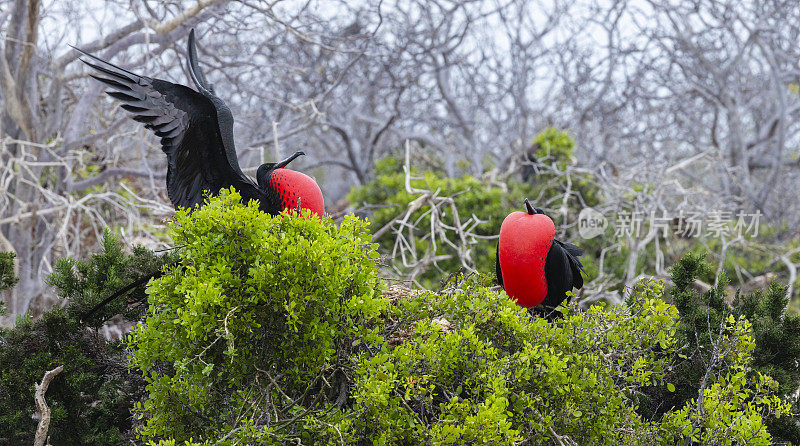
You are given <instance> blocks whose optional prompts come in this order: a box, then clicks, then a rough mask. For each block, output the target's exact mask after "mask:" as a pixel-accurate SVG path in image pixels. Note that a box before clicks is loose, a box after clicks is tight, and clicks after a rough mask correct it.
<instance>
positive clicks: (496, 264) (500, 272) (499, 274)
mask: <svg viewBox="0 0 800 446" xmlns="http://www.w3.org/2000/svg"><path fill="white" fill-rule="evenodd" d="M494 268H495V272H496V273H497V284H498V285H500V286H501V287H502V286H503V270H501V269H500V243H498V244H497V257H495V258H494Z"/></svg>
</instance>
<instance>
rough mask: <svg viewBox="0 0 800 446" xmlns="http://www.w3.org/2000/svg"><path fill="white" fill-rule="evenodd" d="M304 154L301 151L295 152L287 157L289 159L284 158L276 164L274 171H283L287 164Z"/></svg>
mask: <svg viewBox="0 0 800 446" xmlns="http://www.w3.org/2000/svg"><path fill="white" fill-rule="evenodd" d="M305 154H306V153H305V152H303V151H302V150H298V151H297V152H294V153H293V154H292V155H291V156H289V158H286V159H285V160H283V161H281V162H279V163H276V164H275V167H274V168H275V169H283V168H284V167H286V165H287V164H289V163H291V162H292V161H294V159H295V158H297V157H299V156H303V155H305Z"/></svg>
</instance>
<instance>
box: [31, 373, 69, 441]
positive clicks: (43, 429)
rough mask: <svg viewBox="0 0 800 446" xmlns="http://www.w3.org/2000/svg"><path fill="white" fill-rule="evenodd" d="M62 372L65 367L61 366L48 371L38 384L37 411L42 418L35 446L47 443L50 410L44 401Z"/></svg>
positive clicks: (36, 394)
mask: <svg viewBox="0 0 800 446" xmlns="http://www.w3.org/2000/svg"><path fill="white" fill-rule="evenodd" d="M62 370H64V366H61V365H60V366H58V367H56V368H54V369H53V370H48V371H47V372H45V374H44V377H43V378H42V382H41V383H39V384H36V393H35V394H34V399H35V400H36V409H37V410H38V411H39V413H40V414H41V416H42V418H41V419H40V420H39V426H38V427H37V428H36V437H35V438H34V440H33V446H44V444H45V441H47V430H48V429H49V428H50V408H49V407H48V406H47V402H46V401H45V400H44V394H45V392H47V388H48V387H49V386H50V382H51V381H53V378H55V377H56V375H58V374H59V373H61V371H62ZM48 443H49V442H48Z"/></svg>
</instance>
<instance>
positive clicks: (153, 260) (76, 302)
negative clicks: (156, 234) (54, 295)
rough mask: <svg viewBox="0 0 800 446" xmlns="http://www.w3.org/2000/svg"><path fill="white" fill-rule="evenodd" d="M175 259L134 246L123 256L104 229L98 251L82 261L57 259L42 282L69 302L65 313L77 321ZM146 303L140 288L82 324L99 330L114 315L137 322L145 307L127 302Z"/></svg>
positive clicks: (116, 242) (114, 237) (142, 290)
mask: <svg viewBox="0 0 800 446" xmlns="http://www.w3.org/2000/svg"><path fill="white" fill-rule="evenodd" d="M176 259H177V256H176V254H175V253H174V252H167V253H164V254H161V255H158V254H156V253H154V252H152V251H150V250H149V249H147V248H145V247H143V246H134V247H133V253H132V255H129V254H126V253H125V252H124V251H123V250H122V245H121V243H120V241H119V238H118V237H117V236H115V235H114V234H112V233H111V232H110V231H108V230H106V231H105V232H104V233H103V240H102V251H101V252H98V253H95V254H92V255H91V256H89V258H87V259H85V260H75V259H72V258H69V257H67V258H63V259H59V260H58V261H57V262H56V265H55V268H53V273H52V274H50V275H49V276H48V277H47V280H46V282H47V284H48V285H52V286H54V287H56V289H57V290H58V295H59V296H60V297H62V298H66V299H69V306H68V307H67V311H68V312H69V315H70V317H72V318H75V319H78V320H80V319H81V318H83V316H84V315H85V314H86V313H87V312H89V311H90V310H91V309H92V308H94V307H95V305H97V304H99V303H100V302H101V301H103V300H104V299H105V298H106V297H108V296H110V295H111V294H112V293H113V292H115V291H116V290H119V289H121V288H123V287H125V286H127V285H128V284H131V283H133V282H136V281H137V280H138V279H140V278H142V277H147V275H148V274H152V273H155V272H157V271H159V268H161V266H162V265H166V264H171V263H173V262H175V260H176ZM146 300H147V295H146V294H145V286H144V285H142V286H140V287H137V288H135V289H133V290H132V291H131V292H130V293H127V295H126V296H124V297H123V296H121V297H120V298H117V299H115V300H113V301H111V302H109V303H108V304H106V305H105V306H103V307H102V308H101V309H99V310H97V311H96V312H95V314H93V315H91V316H90V317H87V318H86V320H84V321H83V322H84V323H86V324H87V325H89V326H92V327H99V326H101V325H103V322H104V321H105V320H107V319H109V318H110V317H111V316H114V315H116V314H122V315H123V316H124V317H125V318H126V319H128V320H131V321H136V320H139V319H140V318H141V316H142V314H143V312H144V309H145V308H146V306H145V305H129V303H132V302H133V303H139V302H141V303H146Z"/></svg>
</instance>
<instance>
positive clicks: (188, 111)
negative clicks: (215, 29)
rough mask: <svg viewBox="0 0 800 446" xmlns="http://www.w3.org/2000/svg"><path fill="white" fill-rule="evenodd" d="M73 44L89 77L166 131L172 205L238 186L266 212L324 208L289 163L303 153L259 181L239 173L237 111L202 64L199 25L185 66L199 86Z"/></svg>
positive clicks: (265, 170)
mask: <svg viewBox="0 0 800 446" xmlns="http://www.w3.org/2000/svg"><path fill="white" fill-rule="evenodd" d="M75 49H76V50H77V51H79V52H80V53H81V54H83V55H84V56H86V57H87V58H88V60H86V59H81V61H82V62H83V63H85V64H86V65H88V66H90V67H92V68H93V69H94V70H95V71H96V72H95V73H93V74H91V76H92V77H93V78H95V79H97V80H98V81H100V82H102V83H104V84H106V85H107V86H108V87H110V90H111V91H108V92H107V93H108V94H109V95H110V96H112V97H114V98H115V99H118V100H119V101H120V102H122V108H124V109H125V110H127V111H129V112H131V113H132V114H133V119H135V120H136V121H139V122H141V123H143V124H144V126H145V127H146V128H147V129H149V130H152V131H154V132H155V134H156V135H157V136H158V137H160V138H161V149H162V150H163V151H164V153H165V154H166V155H167V194H168V195H169V198H170V200H171V201H172V204H173V206H175V208H178V207H185V208H193V207H195V206H199V205H202V204H203V201H204V194H205V193H206V191H209V192H211V193H214V194H216V193H218V192H219V190H220V189H223V188H229V187H231V186H233V187H234V188H236V190H237V191H239V194H240V195H241V197H242V201H243V202H244V203H247V202H249V201H250V200H257V201H258V203H259V209H260V210H261V211H263V212H267V213H270V214H273V215H275V214H278V213H280V212H281V211H282V210H283V209H295V208H296V207H298V205H299V206H300V207H302V208H307V209H310V210H311V211H312V212H314V213H316V214H317V215H322V214H323V213H324V212H325V205H324V201H323V198H322V191H320V188H319V186H318V185H317V183H316V182H315V181H314V180H313V179H311V178H310V177H309V176H307V175H305V174H303V173H301V172H297V171H293V170H289V169H285V168H284V167H285V166H286V165H287V164H289V163H290V162H291V161H292V160H294V159H295V158H297V157H298V156H300V155H304V153H303V152H299V151H298V152H295V153H294V154H293V155H292V156H290V157H288V158H286V159H285V160H283V161H281V162H278V163H267V164H262V165H261V166H260V167H259V168H258V170H257V171H256V182H253V180H252V179H250V178H249V177H248V176H246V175H245V174H244V173H243V172H242V169H241V168H240V167H239V161H238V159H237V157H236V148H235V147H234V144H233V115H232V114H231V110H230V108H228V106H227V105H225V102H223V101H222V99H220V98H219V97H218V96H217V95H216V94H215V93H214V87H213V86H212V85H211V84H210V83H209V82H208V80H207V79H206V77H205V76H204V75H203V72H202V71H201V70H200V67H199V66H198V64H197V49H196V47H195V38H194V29H192V30H191V31H190V32H189V44H188V51H187V53H188V63H187V65H188V68H189V74H190V76H191V78H192V81H193V82H194V85H195V86H196V87H197V91H194V90H192V89H191V88H189V87H186V86H184V85H179V84H174V83H172V82H167V81H164V80H160V79H154V78H150V77H147V76H140V75H138V74H135V73H132V72H130V71H128V70H125V69H123V68H120V67H118V66H116V65H114V64H112V63H110V62H107V61H105V60H103V59H100V58H99V57H97V56H94V55H92V54H89V53H87V52H85V51H82V50H80V49H78V48H75Z"/></svg>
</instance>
